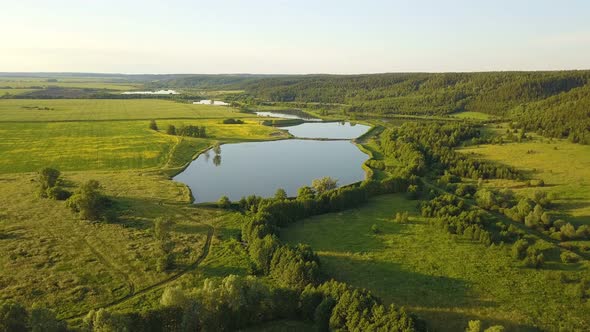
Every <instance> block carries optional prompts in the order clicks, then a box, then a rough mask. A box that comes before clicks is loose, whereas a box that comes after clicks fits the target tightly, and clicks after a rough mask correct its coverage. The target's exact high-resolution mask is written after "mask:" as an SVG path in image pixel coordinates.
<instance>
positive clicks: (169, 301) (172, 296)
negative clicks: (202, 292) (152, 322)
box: [160, 287, 189, 308]
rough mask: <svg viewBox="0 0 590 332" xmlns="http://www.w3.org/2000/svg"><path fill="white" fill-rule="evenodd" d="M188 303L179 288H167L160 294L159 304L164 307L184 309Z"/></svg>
mask: <svg viewBox="0 0 590 332" xmlns="http://www.w3.org/2000/svg"><path fill="white" fill-rule="evenodd" d="M188 303H189V299H188V298H187V297H186V295H185V294H184V292H183V291H182V290H181V289H180V288H175V287H167V288H166V289H164V292H163V293H162V297H161V298H160V304H162V305H163V306H165V307H179V308H184V307H185V306H186V305H187V304H188Z"/></svg>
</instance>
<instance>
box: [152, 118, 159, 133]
mask: <svg viewBox="0 0 590 332" xmlns="http://www.w3.org/2000/svg"><path fill="white" fill-rule="evenodd" d="M150 129H151V130H156V131H157V130H158V125H157V124H156V120H151V121H150Z"/></svg>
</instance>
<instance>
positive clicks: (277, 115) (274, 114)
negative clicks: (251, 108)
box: [255, 112, 322, 121]
mask: <svg viewBox="0 0 590 332" xmlns="http://www.w3.org/2000/svg"><path fill="white" fill-rule="evenodd" d="M255 113H256V115H258V116H262V117H270V118H282V119H301V120H305V121H322V119H318V118H312V117H308V116H299V115H296V114H287V113H278V112H255ZM302 114H303V113H302Z"/></svg>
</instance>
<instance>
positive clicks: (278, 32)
mask: <svg viewBox="0 0 590 332" xmlns="http://www.w3.org/2000/svg"><path fill="white" fill-rule="evenodd" d="M589 14H590V3H587V2H584V1H576V0H569V1H562V2H559V3H554V2H552V1H519V2H518V3H514V2H513V1H507V0H501V1H496V2H493V3H492V2H489V3H473V2H471V1H466V0H453V1H446V2H445V3H441V2H438V1H434V0H422V1H413V2H410V1H366V2H364V3H358V2H355V1H331V0H330V1H322V2H313V1H307V0H304V1H269V0H264V1H251V2H247V3H245V2H241V1H235V0H234V1H232V0H224V1H216V2H205V1H187V0H176V1H157V0H148V1H113V0H105V1H101V2H96V3H94V2H93V3H79V2H77V1H72V0H57V1H52V2H50V3H48V2H44V1H40V0H23V1H19V2H9V3H7V4H5V5H4V6H3V11H2V13H0V27H1V28H2V31H8V32H10V33H6V34H5V35H4V36H3V37H4V38H3V43H2V44H3V49H2V51H1V52H0V72H46V73H57V72H62V73H63V72H68V73H80V72H81V73H107V74H118V73H120V74H183V73H194V74H240V73H244V74H246V73H250V74H255V75H256V74H269V75H297V74H372V73H401V72H404V73H409V72H432V73H439V72H486V71H552V70H584V69H589V68H590V60H589V59H590V20H588V19H587V18H588V16H589Z"/></svg>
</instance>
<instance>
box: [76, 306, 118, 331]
mask: <svg viewBox="0 0 590 332" xmlns="http://www.w3.org/2000/svg"><path fill="white" fill-rule="evenodd" d="M128 325H129V322H128V321H127V320H126V319H125V317H124V316H122V315H119V314H116V313H112V312H110V311H109V310H107V309H98V310H91V311H90V312H89V313H88V314H87V315H86V316H85V317H84V319H83V326H84V328H85V330H86V331H92V332H112V331H127V326H128Z"/></svg>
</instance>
